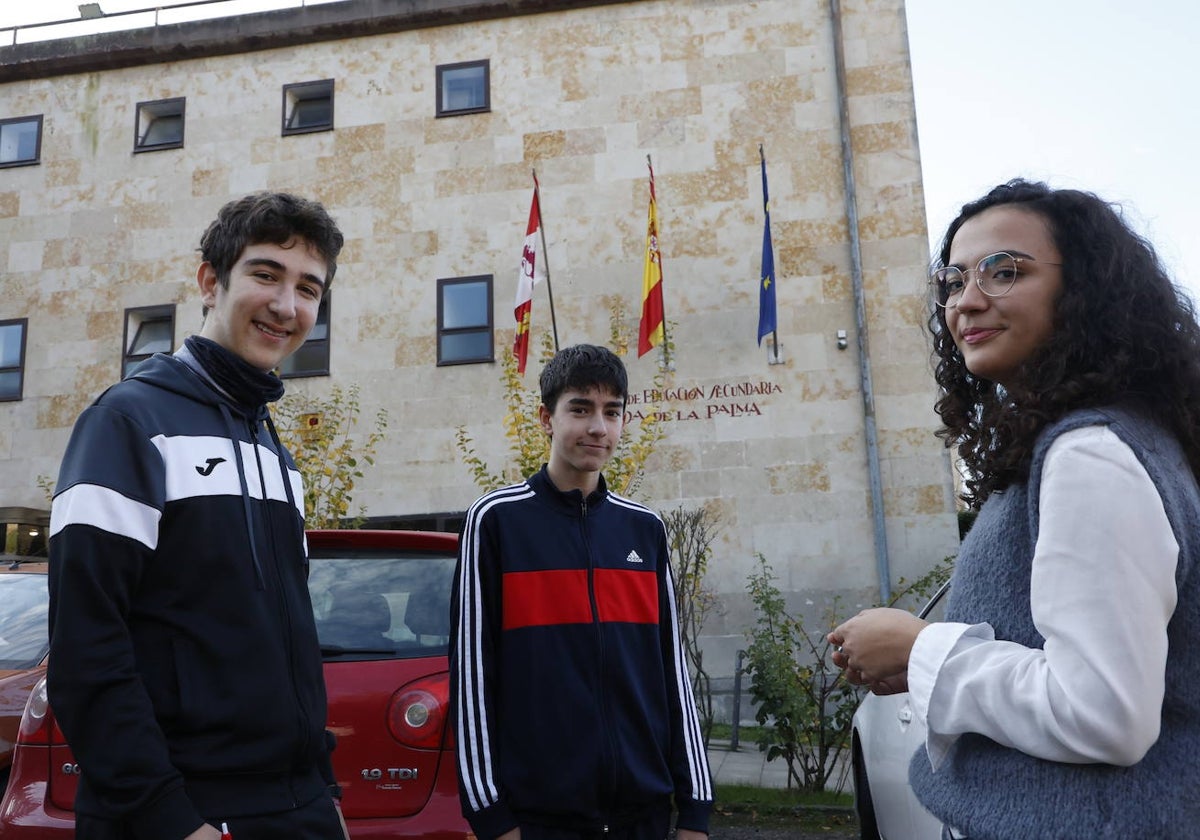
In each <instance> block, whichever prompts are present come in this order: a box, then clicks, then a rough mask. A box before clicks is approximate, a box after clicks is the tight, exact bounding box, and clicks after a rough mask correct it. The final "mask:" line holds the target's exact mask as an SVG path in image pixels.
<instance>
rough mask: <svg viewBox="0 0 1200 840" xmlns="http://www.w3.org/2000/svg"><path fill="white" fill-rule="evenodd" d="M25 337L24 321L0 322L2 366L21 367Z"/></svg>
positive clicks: (0, 357) (0, 362) (0, 359)
mask: <svg viewBox="0 0 1200 840" xmlns="http://www.w3.org/2000/svg"><path fill="white" fill-rule="evenodd" d="M24 337H25V323H24V322H23V321H17V322H9V323H7V324H0V368H10V367H20V365H21V346H22V344H23V343H24V341H23V339H24Z"/></svg>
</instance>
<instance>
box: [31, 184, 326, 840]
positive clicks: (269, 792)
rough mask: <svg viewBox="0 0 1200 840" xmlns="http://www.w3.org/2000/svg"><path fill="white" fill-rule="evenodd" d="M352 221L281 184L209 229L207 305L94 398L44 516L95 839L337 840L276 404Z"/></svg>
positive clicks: (54, 641) (72, 733) (62, 655)
mask: <svg viewBox="0 0 1200 840" xmlns="http://www.w3.org/2000/svg"><path fill="white" fill-rule="evenodd" d="M341 247H342V234H341V232H340V231H339V230H338V228H337V226H336V225H335V224H334V222H333V220H332V219H331V218H330V217H329V214H328V213H327V212H326V211H325V209H324V208H323V207H321V205H319V204H317V203H315V202H312V201H307V200H305V199H301V198H297V197H295V196H291V195H287V194H285V193H259V194H255V195H251V196H247V197H245V198H243V199H240V200H237V201H232V202H230V203H229V204H226V205H225V206H224V207H223V208H222V209H221V211H220V213H219V215H218V217H217V219H216V221H214V222H213V223H212V224H211V225H210V226H209V227H208V230H207V231H206V232H205V233H204V236H203V237H202V239H201V243H200V251H201V257H202V259H203V262H202V263H201V264H200V267H199V269H198V271H197V275H196V279H197V282H198V284H199V287H200V294H201V300H202V302H203V304H204V312H205V318H204V323H203V327H202V328H201V330H200V334H199V335H198V336H192V337H190V338H188V339H187V341H186V342H185V344H184V346H183V347H182V348H180V350H179V351H178V352H177V353H175V354H174V355H166V354H158V355H155V356H153V357H151V358H150V359H149V360H147V361H146V362H144V363H143V364H142V365H141V366H140V367H139V368H138V369H137V370H136V372H134V373H133V374H132V375H131V376H130V377H129V378H127V379H125V380H124V381H122V382H120V383H119V384H117V385H114V386H113V387H111V388H109V389H108V390H107V391H106V392H105V393H104V394H102V395H101V396H100V397H99V398H98V399H97V400H96V402H95V403H93V404H92V405H91V407H89V408H88V409H87V410H86V411H84V412H83V414H82V415H80V417H79V420H78V421H77V422H76V424H75V429H74V431H73V433H72V435H71V440H70V443H69V444H68V446H67V452H66V455H65V456H64V458H63V463H62V469H61V471H60V472H59V479H58V485H57V488H56V490H57V492H56V495H55V497H54V504H53V507H52V510H51V522H50V666H49V674H48V686H49V694H50V702H51V704H52V705H53V707H54V711H55V714H56V715H57V717H58V721H59V723H60V724H61V725H62V729H63V732H64V733H65V734H66V736H67V740H68V741H69V742H70V744H71V747H72V749H73V750H74V752H75V756H76V758H78V760H79V764H80V768H81V770H82V775H81V776H80V783H79V792H78V795H77V796H76V800H75V811H76V834H75V836H76V837H77V838H79V840H130V839H131V838H132V839H133V840H183V838H187V840H218V838H219V837H220V835H221V832H220V831H219V829H218V826H220V825H221V824H222V823H228V825H229V828H230V830H231V833H232V835H233V836H234V837H235V838H237V840H275V839H276V838H278V840H285V838H286V840H309V839H310V838H311V839H312V840H317V839H318V838H319V840H335V838H337V839H338V840H340V838H344V837H345V836H346V834H345V826H344V824H343V822H342V819H341V815H340V812H339V811H338V809H337V807H336V806H335V804H334V800H333V798H332V792H333V791H332V789H331V786H332V785H333V773H332V768H331V766H330V761H329V744H328V743H327V741H326V733H325V713H326V707H325V686H324V681H323V679H322V673H321V657H320V649H319V646H318V643H317V635H316V628H315V625H314V622H313V614H312V605H311V603H310V602H309V596H308V588H307V583H306V578H307V572H308V561H307V557H306V551H305V543H304V492H303V488H302V486H301V481H300V474H299V473H298V472H297V471H296V467H295V464H294V463H293V462H292V459H291V456H290V455H289V454H288V453H287V451H286V450H284V448H283V447H282V446H281V445H280V443H279V437H278V436H277V435H276V434H275V429H274V426H273V425H271V421H270V416H269V415H268V414H267V409H266V405H267V403H268V402H271V401H273V400H277V399H279V397H280V396H282V394H283V383H282V382H281V381H280V380H279V378H278V377H277V376H275V375H274V374H273V373H271V371H272V370H273V369H274V368H276V367H277V366H278V365H279V363H280V362H281V361H283V359H285V358H286V357H287V356H288V355H290V354H291V353H292V352H293V351H294V350H296V349H297V348H298V347H299V346H300V345H301V344H303V343H304V340H305V339H306V338H307V337H308V333H309V331H310V330H311V329H312V326H313V324H314V322H315V321H316V317H317V308H318V306H319V305H320V302H321V298H322V296H323V295H324V294H325V293H326V292H327V291H328V288H329V284H330V282H331V281H332V280H333V274H334V271H335V270H336V267H337V263H336V260H337V256H338V253H339V251H340V250H341Z"/></svg>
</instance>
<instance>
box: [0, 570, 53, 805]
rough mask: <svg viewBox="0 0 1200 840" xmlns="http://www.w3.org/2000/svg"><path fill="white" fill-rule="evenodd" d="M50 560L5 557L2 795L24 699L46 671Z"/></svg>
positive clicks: (0, 586)
mask: <svg viewBox="0 0 1200 840" xmlns="http://www.w3.org/2000/svg"><path fill="white" fill-rule="evenodd" d="M49 610H50V594H49V592H48V591H47V589H46V561H45V560H36V559H33V558H29V557H16V556H13V555H9V554H4V555H0V794H3V792H4V789H5V788H6V787H7V783H8V771H9V767H10V766H11V765H12V754H13V745H14V743H15V742H16V740H17V727H18V725H19V724H20V722H21V713H22V712H23V711H24V710H25V701H26V700H28V699H29V692H30V690H31V689H32V688H33V686H34V684H35V683H37V681H38V680H39V679H41V677H42V675H43V674H45V673H46V651H47V650H48V649H49V647H50V640H49V638H48V637H47V633H46V615H47V614H48V612H49Z"/></svg>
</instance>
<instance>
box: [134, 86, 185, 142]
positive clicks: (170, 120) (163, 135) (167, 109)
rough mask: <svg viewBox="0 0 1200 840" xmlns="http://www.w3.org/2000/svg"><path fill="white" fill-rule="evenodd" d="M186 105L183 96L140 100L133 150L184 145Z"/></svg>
mask: <svg viewBox="0 0 1200 840" xmlns="http://www.w3.org/2000/svg"><path fill="white" fill-rule="evenodd" d="M184 105H185V100H184V99H183V98H182V97H179V98H177V99H160V100H158V101H156V102H139V103H138V109H137V126H136V127H135V132H136V133H135V136H134V144H133V150H134V151H135V152H143V151H156V150H158V149H178V148H180V147H181V146H183V119H184Z"/></svg>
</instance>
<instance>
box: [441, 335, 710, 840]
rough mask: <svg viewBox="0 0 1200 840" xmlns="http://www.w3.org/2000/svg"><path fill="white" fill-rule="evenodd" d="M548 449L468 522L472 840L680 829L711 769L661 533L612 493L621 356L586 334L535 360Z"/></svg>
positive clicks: (459, 580)
mask: <svg viewBox="0 0 1200 840" xmlns="http://www.w3.org/2000/svg"><path fill="white" fill-rule="evenodd" d="M540 384H541V391H542V405H541V407H540V408H539V416H540V419H541V424H542V427H543V429H545V431H546V432H547V434H549V435H550V461H549V463H548V464H547V465H546V466H544V467H543V468H542V470H541V471H540V472H538V473H537V474H535V475H533V476H532V477H530V478H529V479H528V480H526V481H525V482H523V483H521V484H517V485H513V486H511V487H507V488H504V489H501V490H496V491H494V492H492V493H488V494H487V495H485V496H483V497H482V498H480V499H479V500H478V501H476V502H475V504H474V505H473V506H472V507H471V509H470V511H468V513H467V518H466V521H465V523H464V525H463V533H462V542H461V547H460V555H459V564H458V571H457V574H456V577H455V586H454V594H453V598H452V604H451V628H452V630H451V633H452V635H451V639H450V661H451V665H450V675H451V683H452V684H451V696H452V698H453V701H454V704H455V711H454V714H453V717H452V719H453V721H454V726H455V735H456V739H457V745H458V746H457V751H458V771H459V789H460V796H461V800H462V805H463V814H464V815H465V816H466V818H467V820H468V821H469V822H470V824H471V827H472V828H473V829H474V831H475V833H476V835H478V837H479V838H480V840H492V838H504V840H518V838H519V840H572V838H612V840H663V838H665V837H666V836H667V833H668V831H669V828H670V813H671V808H672V804H674V807H675V809H676V810H677V811H678V814H679V816H678V820H677V832H678V837H679V838H680V840H698V838H703V837H705V836H706V834H707V831H708V815H709V811H710V810H711V807H712V781H711V776H710V774H709V769H708V759H707V757H706V755H705V751H704V743H703V739H702V737H701V733H700V726H699V722H698V720H697V715H696V708H695V704H694V701H693V698H692V692H691V686H690V683H689V679H688V674H687V668H686V666H685V664H684V658H683V650H682V646H681V644H680V640H679V633H678V625H677V623H676V611H675V604H674V595H673V587H672V584H671V570H670V567H669V564H668V549H667V540H666V532H665V530H664V528H663V524H662V521H661V520H660V519H659V518H658V516H657V515H656V514H654V513H653V512H652V511H650V510H649V509H648V508H645V507H643V506H641V505H639V504H636V503H634V502H631V501H629V500H628V499H624V498H622V497H620V496H618V495H616V494H615V493H610V492H608V490H607V489H606V487H605V484H604V478H603V476H601V474H600V470H601V468H602V467H603V466H604V465H605V463H606V462H607V461H608V459H609V458H610V457H611V456H612V454H613V451H614V449H615V447H616V445H617V442H618V440H619V439H620V436H621V429H622V422H623V416H624V410H625V399H626V396H627V393H628V385H627V379H626V373H625V368H624V365H623V364H622V363H621V360H620V359H618V358H617V357H616V356H615V355H614V354H613V353H611V352H610V351H608V350H606V349H604V348H601V347H594V346H591V345H578V346H575V347H569V348H566V349H564V350H562V351H561V352H560V353H558V354H557V355H555V357H554V358H553V359H551V360H550V362H549V363H548V364H547V365H546V368H545V370H543V371H542V375H541V380H540Z"/></svg>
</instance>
